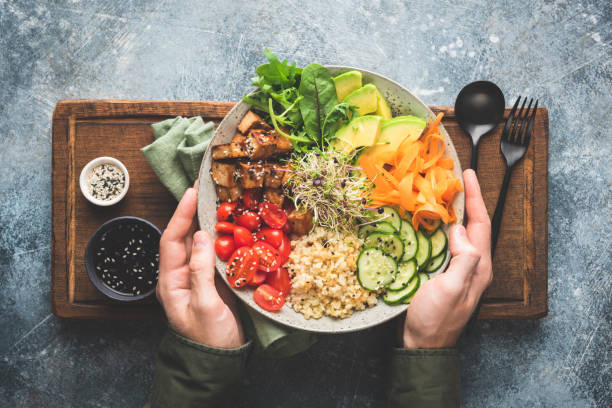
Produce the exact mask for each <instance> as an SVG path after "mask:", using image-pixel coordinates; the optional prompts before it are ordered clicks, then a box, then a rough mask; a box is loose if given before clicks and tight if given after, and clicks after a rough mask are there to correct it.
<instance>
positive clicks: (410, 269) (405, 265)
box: [388, 259, 417, 291]
mask: <svg viewBox="0 0 612 408" xmlns="http://www.w3.org/2000/svg"><path fill="white" fill-rule="evenodd" d="M416 273H417V266H416V262H414V259H411V260H410V261H408V262H401V263H399V264H398V265H397V275H395V279H394V280H393V282H391V284H390V285H389V286H388V289H389V290H395V291H397V290H402V289H404V288H405V287H406V286H408V283H410V281H411V280H412V278H414V276H415V275H416Z"/></svg>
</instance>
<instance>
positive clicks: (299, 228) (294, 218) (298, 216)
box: [287, 209, 313, 235]
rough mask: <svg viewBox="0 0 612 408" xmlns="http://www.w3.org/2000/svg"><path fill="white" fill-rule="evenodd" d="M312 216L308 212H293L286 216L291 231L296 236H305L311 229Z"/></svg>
mask: <svg viewBox="0 0 612 408" xmlns="http://www.w3.org/2000/svg"><path fill="white" fill-rule="evenodd" d="M312 219H313V215H312V213H311V212H310V211H299V210H297V209H296V210H293V211H291V212H290V213H289V215H288V216H287V221H288V222H289V224H290V225H291V231H292V232H293V233H294V234H296V235H306V234H308V233H309V232H310V230H311V229H312V226H313V224H312Z"/></svg>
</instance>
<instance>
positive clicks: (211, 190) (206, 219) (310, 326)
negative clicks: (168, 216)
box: [198, 66, 465, 333]
mask: <svg viewBox="0 0 612 408" xmlns="http://www.w3.org/2000/svg"><path fill="white" fill-rule="evenodd" d="M327 68H328V69H329V70H330V71H331V73H332V75H334V76H336V75H339V74H341V73H343V72H346V71H350V70H357V71H360V72H361V73H362V74H363V83H364V84H367V83H372V84H374V85H376V87H377V88H378V89H379V90H380V92H381V93H382V94H383V95H384V96H385V98H386V99H387V101H388V102H389V106H390V107H391V110H392V111H393V116H397V115H415V116H420V117H422V118H427V119H433V118H435V115H434V114H433V112H432V111H431V110H430V109H429V108H428V107H427V105H425V104H424V103H423V102H422V101H421V100H420V99H419V98H417V97H416V96H414V95H413V94H412V93H410V92H409V91H408V90H407V89H405V88H404V87H402V86H401V85H399V84H398V83H396V82H394V81H391V80H390V79H388V78H385V77H384V76H381V75H378V74H375V73H373V72H370V71H366V70H363V69H359V68H352V67H344V66H328V67H327ZM249 109H250V105H248V104H246V103H244V102H239V103H238V104H237V105H236V106H234V108H233V109H232V110H231V111H230V112H229V113H228V114H227V116H226V117H225V118H224V119H223V121H222V122H221V123H220V124H219V127H218V128H217V130H216V132H215V136H214V138H213V140H212V143H211V146H212V145H218V144H223V143H229V141H230V140H231V139H232V137H233V136H234V134H235V133H236V126H237V125H238V123H239V122H240V120H241V119H242V117H243V116H244V115H245V114H246V112H247V111H248V110H249ZM440 132H441V133H442V135H443V136H444V138H445V139H446V146H445V147H446V150H445V153H444V156H445V157H451V158H453V160H454V161H455V168H454V170H453V172H454V173H455V176H456V177H457V178H459V180H461V181H462V182H463V177H462V175H461V167H460V166H461V165H460V164H459V159H458V157H457V152H456V151H455V147H454V146H453V143H452V141H451V140H450V137H449V136H448V133H447V132H446V130H445V129H444V127H443V126H440ZM211 164H212V156H211V149H210V147H209V148H208V150H207V151H206V153H205V154H204V159H203V160H202V167H201V169H200V184H199V193H198V220H199V222H200V228H201V229H202V230H204V231H207V232H208V233H209V234H211V236H212V237H216V236H217V234H216V232H215V229H214V225H215V223H216V222H217V219H216V205H217V203H216V201H217V194H216V192H215V186H214V183H213V181H212V178H211V173H210V168H211ZM453 206H454V208H455V212H456V214H457V222H458V223H461V222H462V220H463V212H464V206H465V196H464V194H463V193H460V194H458V195H457V196H456V197H455V200H454V201H453ZM444 228H445V230H446V232H447V233H448V228H449V226H445V227H444ZM447 255H448V254H447ZM446 258H447V260H446V262H445V264H444V265H443V267H442V268H441V269H440V271H442V270H444V269H445V267H446V265H447V264H448V261H449V260H450V256H447V257H446ZM225 269H226V263H225V262H223V261H221V260H220V259H218V258H217V272H219V275H220V276H221V277H222V279H223V280H224V281H225V282H226V283H227V280H226V278H225ZM437 273H441V272H437ZM437 273H436V274H437ZM436 274H433V275H436ZM232 291H233V292H234V293H235V294H236V296H238V297H239V298H240V299H241V300H242V301H243V302H245V303H246V304H247V305H248V306H250V307H252V308H253V309H255V310H256V311H258V312H260V313H261V314H263V315H264V316H266V317H268V318H270V319H272V320H274V321H276V322H278V323H281V324H283V325H286V326H290V327H293V328H297V329H301V330H307V331H312V332H322V333H342V332H351V331H356V330H363V329H366V328H369V327H372V326H376V325H378V324H381V323H384V322H386V321H388V320H389V319H392V318H394V317H396V316H398V315H399V314H401V313H402V312H403V311H405V310H406V308H407V307H408V305H396V306H390V305H387V304H386V303H384V302H383V301H382V299H380V298H379V300H378V304H376V305H375V306H374V307H371V308H368V309H365V310H363V311H357V312H355V313H353V315H351V316H350V317H348V318H346V319H335V318H331V317H328V316H324V317H322V318H320V319H309V320H307V319H305V318H304V316H303V315H302V314H300V313H298V312H295V311H294V310H293V309H292V308H291V307H290V306H288V305H287V306H285V307H283V308H282V309H281V310H280V311H279V312H276V313H271V312H267V311H265V310H263V309H262V308H260V307H259V306H257V305H256V304H255V302H254V300H253V289H252V288H250V287H246V288H240V289H232Z"/></svg>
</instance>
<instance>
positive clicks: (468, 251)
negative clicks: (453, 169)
mask: <svg viewBox="0 0 612 408" xmlns="http://www.w3.org/2000/svg"><path fill="white" fill-rule="evenodd" d="M463 180H464V182H465V200H466V201H465V207H466V210H467V217H468V224H467V231H466V229H465V228H464V227H463V226H462V225H456V226H455V227H454V228H453V229H452V230H451V233H450V251H451V254H452V255H453V258H452V259H451V261H450V266H449V268H448V270H447V271H446V273H443V274H440V275H438V276H436V277H435V278H433V279H432V280H430V281H428V282H425V283H424V284H423V286H422V287H421V288H420V289H419V291H418V292H417V294H416V295H415V296H414V298H413V300H412V302H411V303H410V307H409V308H408V312H407V314H406V322H405V325H404V338H403V341H404V347H406V348H410V349H414V348H445V347H453V346H454V345H455V343H456V342H457V339H458V338H459V335H460V334H461V330H462V329H463V326H465V324H466V323H467V321H468V320H469V318H470V316H471V315H472V312H473V311H474V309H475V308H476V305H477V303H478V300H479V299H480V296H481V295H482V293H483V292H484V290H485V289H486V288H487V286H489V284H490V283H491V280H492V279H493V270H492V264H491V221H490V220H489V215H488V214H487V209H486V207H485V204H484V202H483V200H482V195H481V193H480V186H479V185H478V179H477V178H476V174H475V173H474V171H473V170H466V171H465V172H464V173H463Z"/></svg>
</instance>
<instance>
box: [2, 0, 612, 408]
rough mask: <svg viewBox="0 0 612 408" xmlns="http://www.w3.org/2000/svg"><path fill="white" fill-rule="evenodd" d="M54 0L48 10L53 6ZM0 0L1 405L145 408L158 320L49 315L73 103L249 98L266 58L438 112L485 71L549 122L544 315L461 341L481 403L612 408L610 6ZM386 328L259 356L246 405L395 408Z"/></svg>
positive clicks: (479, 1) (485, 326)
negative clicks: (383, 84) (372, 75)
mask: <svg viewBox="0 0 612 408" xmlns="http://www.w3.org/2000/svg"><path fill="white" fill-rule="evenodd" d="M47 3H48V4H47ZM207 3H209V2H195V1H185V0H158V1H154V0H152V1H138V0H132V1H125V0H101V1H96V2H90V1H84V0H83V1H78V0H72V1H68V0H65V1H62V0H57V1H54V2H40V1H10V0H9V1H7V0H0V124H1V125H2V126H1V131H0V145H1V146H2V148H1V149H0V180H2V184H0V204H1V205H0V327H2V336H0V406H11V407H12V406H46V407H55V406H61V407H69V406H74V407H102V406H103V407H107V406H109V407H125V406H140V405H141V404H142V403H143V402H144V401H146V399H147V398H148V394H149V391H150V385H151V380H152V370H153V365H154V356H155V350H156V348H157V345H158V343H159V339H160V336H161V334H162V333H163V330H164V328H163V324H162V323H161V322H155V323H151V322H123V323H119V322H104V321H62V320H59V319H57V318H55V317H54V316H52V315H51V314H50V313H51V312H50V306H49V262H50V253H49V243H50V238H51V231H50V228H51V223H50V220H51V201H50V192H51V183H50V180H51V177H50V170H51V141H50V122H51V115H52V112H53V107H54V104H55V103H56V102H57V101H58V100H59V99H63V98H130V99H183V100H202V99H209V100H237V99H238V98H239V97H240V96H241V95H242V94H243V93H244V92H246V91H247V90H248V89H249V86H248V82H249V78H250V77H251V76H252V75H253V69H254V67H255V66H256V65H257V64H258V63H260V62H261V61H262V59H263V58H262V54H261V50H262V49H263V48H265V47H270V48H271V49H272V50H273V51H275V52H276V53H277V54H278V55H279V56H281V57H286V58H289V59H291V60H296V61H297V62H298V64H306V63H308V62H312V61H318V62H321V63H329V64H332V63H340V64H346V65H354V66H359V67H363V68H365V69H370V70H376V71H378V72H380V73H382V74H384V75H387V76H389V77H391V78H393V79H395V80H397V81H398V82H400V83H401V84H403V85H405V86H406V87H407V88H408V89H411V90H413V91H414V92H415V93H416V94H417V95H418V96H420V97H421V98H422V99H423V100H424V101H425V102H427V103H429V104H440V105H448V104H452V103H453V101H454V98H455V95H456V94H457V92H458V91H459V89H460V88H461V87H462V86H463V85H464V84H466V83H467V82H470V81H472V80H476V79H489V80H492V81H494V82H496V83H498V84H499V85H500V87H501V88H502V89H503V90H504V92H505V94H506V97H507V100H508V103H510V101H511V100H514V98H516V96H517V95H518V94H519V93H520V94H528V95H533V96H537V97H539V98H540V103H541V104H542V105H543V106H546V107H547V108H548V109H549V113H550V165H549V172H550V176H549V182H550V191H549V203H550V214H549V220H548V222H549V234H550V235H549V244H550V248H549V298H550V305H549V306H550V312H549V315H548V317H546V318H544V319H541V320H539V321H491V322H481V323H479V325H478V326H477V328H476V329H475V330H474V331H473V332H471V333H469V334H468V335H467V336H466V337H465V338H464V339H462V341H461V343H460V345H459V348H460V350H461V353H462V361H463V366H462V373H463V377H462V378H463V379H462V381H463V405H464V406H466V407H482V406H500V407H525V406H529V407H607V406H610V405H611V404H612V396H611V392H610V386H611V383H612V377H611V373H610V367H611V366H610V356H609V350H610V344H611V343H612V341H611V338H610V328H611V315H610V309H611V305H610V303H611V302H610V300H611V294H610V292H611V285H610V282H611V279H610V272H611V270H612V260H611V251H610V241H611V233H610V219H611V217H612V208H611V204H610V199H611V188H610V185H611V182H612V168H611V167H610V164H609V157H610V154H611V153H612V152H611V149H610V146H611V142H612V140H611V139H612V138H611V132H610V130H609V129H608V127H607V125H608V122H609V120H610V118H611V117H612V98H611V96H610V95H611V92H612V72H611V71H612V69H611V68H612V50H611V44H610V41H611V40H612V3H610V2H609V1H606V0H600V1H579V2H573V1H571V2H566V1H552V0H551V1H535V2H534V1H527V0H522V1H515V2H508V1H504V2H501V1H500V2H490V1H487V0H470V1H462V2H450V1H441V2H437V3H436V4H435V5H432V4H431V3H430V2H428V1H424V0H422V1H414V2H399V1H371V2H364V3H363V4H362V5H359V4H357V2H354V3H349V2H335V1H326V2H315V1H311V2H296V1H293V0H291V1H285V2H278V1H262V2H257V4H255V3H256V2H248V1H232V2H229V1H227V2H218V4H217V5H212V4H207ZM392 331H393V328H392V327H391V326H390V325H384V326H382V327H379V328H376V329H372V330H368V331H365V332H361V333H355V334H350V335H341V336H328V337H324V338H322V339H321V341H320V342H319V344H317V345H316V346H315V347H313V349H312V350H310V351H309V352H307V353H306V354H304V355H301V356H297V357H295V358H292V359H288V360H284V361H272V360H262V359H256V360H255V361H253V364H252V365H251V368H250V372H249V375H248V377H247V378H246V379H245V386H244V391H243V393H242V395H244V398H243V399H242V401H241V403H240V406H241V407H247V406H249V407H257V406H278V407H280V406H287V404H288V401H292V402H294V403H295V405H296V406H325V407H327V406H335V407H352V406H354V407H378V406H381V405H382V398H383V389H384V376H385V369H384V368H385V366H386V363H385V350H386V348H387V346H388V344H389V342H390V337H391V335H392Z"/></svg>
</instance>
